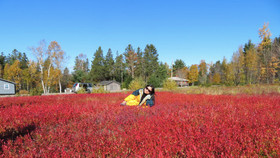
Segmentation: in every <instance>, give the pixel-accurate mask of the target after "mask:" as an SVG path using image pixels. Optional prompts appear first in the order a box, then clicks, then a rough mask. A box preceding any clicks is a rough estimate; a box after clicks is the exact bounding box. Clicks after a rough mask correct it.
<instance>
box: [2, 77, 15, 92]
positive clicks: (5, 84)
mask: <svg viewBox="0 0 280 158" xmlns="http://www.w3.org/2000/svg"><path fill="white" fill-rule="evenodd" d="M14 94H16V83H14V82H11V81H7V80H4V79H2V78H0V95H14Z"/></svg>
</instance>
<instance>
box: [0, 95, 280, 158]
mask: <svg viewBox="0 0 280 158" xmlns="http://www.w3.org/2000/svg"><path fill="white" fill-rule="evenodd" d="M128 94H129V92H127V93H107V94H70V95H56V96H34V97H9V98H0V140H1V144H0V156H1V157H18V156H19V157H243V156H244V157H245V156H246V157H266V156H267V157H270V156H271V157H279V156H280V95H279V94H278V93H270V94H262V95H258V94H250V95H247V94H237V95H206V94H180V93H173V92H158V93H157V95H156V105H155V106H154V107H152V108H143V107H127V106H120V102H121V101H122V99H123V98H124V97H126V96H127V95H128Z"/></svg>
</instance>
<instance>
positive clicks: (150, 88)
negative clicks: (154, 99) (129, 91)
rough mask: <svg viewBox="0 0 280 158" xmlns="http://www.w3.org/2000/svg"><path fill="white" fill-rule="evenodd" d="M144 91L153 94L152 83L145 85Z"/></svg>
mask: <svg viewBox="0 0 280 158" xmlns="http://www.w3.org/2000/svg"><path fill="white" fill-rule="evenodd" d="M144 93H145V94H150V95H154V94H155V88H154V86H152V85H147V86H146V87H145V88H144Z"/></svg>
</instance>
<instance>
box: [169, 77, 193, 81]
mask: <svg viewBox="0 0 280 158" xmlns="http://www.w3.org/2000/svg"><path fill="white" fill-rule="evenodd" d="M168 79H170V80H174V81H189V80H187V79H184V78H180V77H170V78H168Z"/></svg>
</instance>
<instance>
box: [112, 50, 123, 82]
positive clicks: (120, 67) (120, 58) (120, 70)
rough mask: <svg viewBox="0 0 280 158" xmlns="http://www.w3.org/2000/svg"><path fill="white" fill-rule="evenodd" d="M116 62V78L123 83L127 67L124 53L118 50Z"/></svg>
mask: <svg viewBox="0 0 280 158" xmlns="http://www.w3.org/2000/svg"><path fill="white" fill-rule="evenodd" d="M115 61H116V63H115V66H114V67H115V73H114V76H115V79H116V81H118V82H120V83H121V84H122V83H123V81H124V80H123V79H124V68H125V63H124V59H123V55H122V54H120V55H119V54H118V52H117V56H116V59H115Z"/></svg>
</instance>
